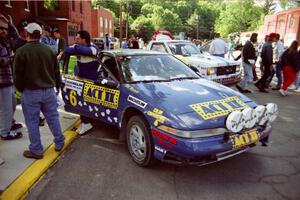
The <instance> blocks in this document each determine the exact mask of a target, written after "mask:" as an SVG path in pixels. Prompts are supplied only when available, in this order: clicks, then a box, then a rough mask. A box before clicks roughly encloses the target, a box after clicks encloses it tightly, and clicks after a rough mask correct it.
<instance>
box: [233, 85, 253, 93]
mask: <svg viewBox="0 0 300 200" xmlns="http://www.w3.org/2000/svg"><path fill="white" fill-rule="evenodd" d="M235 87H236V88H237V89H238V90H239V91H240V93H251V91H250V90H247V89H243V88H242V87H241V86H239V85H236V86H235Z"/></svg>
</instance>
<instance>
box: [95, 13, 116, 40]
mask: <svg viewBox="0 0 300 200" xmlns="http://www.w3.org/2000/svg"><path fill="white" fill-rule="evenodd" d="M101 20H102V23H101ZM110 24H111V25H110ZM105 33H108V34H110V36H111V37H113V36H114V18H113V15H112V13H111V12H110V11H108V10H106V9H103V8H99V9H95V10H93V11H92V37H100V36H104V35H105Z"/></svg>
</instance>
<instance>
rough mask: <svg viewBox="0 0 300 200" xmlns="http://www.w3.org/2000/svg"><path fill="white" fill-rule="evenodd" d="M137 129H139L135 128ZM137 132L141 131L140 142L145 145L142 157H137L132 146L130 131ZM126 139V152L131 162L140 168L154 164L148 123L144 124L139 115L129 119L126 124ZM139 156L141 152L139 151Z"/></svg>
mask: <svg viewBox="0 0 300 200" xmlns="http://www.w3.org/2000/svg"><path fill="white" fill-rule="evenodd" d="M137 127H139V128H137ZM134 129H135V130H139V132H140V131H142V133H143V137H142V140H143V141H144V144H145V148H144V149H145V151H144V154H143V156H141V157H139V156H138V155H137V154H138V153H134V146H133V145H134V144H132V142H133V139H132V137H133V136H132V134H131V132H132V130H134ZM126 139H127V147H128V151H129V153H130V155H131V158H132V159H133V161H134V162H135V163H136V164H137V165H139V166H141V167H149V166H151V165H153V164H154V163H155V158H154V156H153V152H154V145H153V141H152V137H151V133H150V128H149V125H148V123H147V122H146V120H145V119H144V118H143V117H142V116H140V115H135V116H133V117H131V118H130V119H129V121H128V123H127V126H126ZM140 152H141V154H142V152H143V151H140Z"/></svg>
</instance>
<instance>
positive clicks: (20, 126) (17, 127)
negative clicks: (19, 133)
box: [10, 123, 23, 131]
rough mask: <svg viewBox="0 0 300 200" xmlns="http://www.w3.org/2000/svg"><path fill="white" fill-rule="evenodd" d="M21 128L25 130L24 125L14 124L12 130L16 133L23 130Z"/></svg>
mask: <svg viewBox="0 0 300 200" xmlns="http://www.w3.org/2000/svg"><path fill="white" fill-rule="evenodd" d="M21 128H23V125H22V124H21V123H14V124H13V125H12V126H11V128H10V130H12V131H15V130H18V129H21Z"/></svg>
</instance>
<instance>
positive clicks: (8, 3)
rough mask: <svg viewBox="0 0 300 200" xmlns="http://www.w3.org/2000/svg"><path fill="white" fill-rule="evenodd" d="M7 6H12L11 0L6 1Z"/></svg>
mask: <svg viewBox="0 0 300 200" xmlns="http://www.w3.org/2000/svg"><path fill="white" fill-rule="evenodd" d="M5 6H6V7H9V8H11V2H10V0H8V1H6V3H5Z"/></svg>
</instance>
